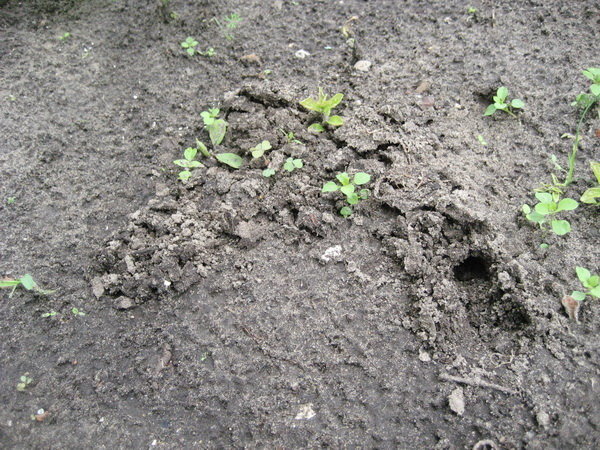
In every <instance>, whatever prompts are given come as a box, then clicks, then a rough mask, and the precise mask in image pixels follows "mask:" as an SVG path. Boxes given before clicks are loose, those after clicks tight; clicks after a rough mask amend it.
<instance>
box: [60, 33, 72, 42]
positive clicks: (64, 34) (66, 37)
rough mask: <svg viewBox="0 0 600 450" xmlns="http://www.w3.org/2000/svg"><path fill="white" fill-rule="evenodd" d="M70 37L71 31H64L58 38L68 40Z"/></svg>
mask: <svg viewBox="0 0 600 450" xmlns="http://www.w3.org/2000/svg"><path fill="white" fill-rule="evenodd" d="M70 37H71V33H69V32H66V33H63V34H62V36H60V37H59V38H58V39H60V40H61V41H66V40H67V39H69V38H70Z"/></svg>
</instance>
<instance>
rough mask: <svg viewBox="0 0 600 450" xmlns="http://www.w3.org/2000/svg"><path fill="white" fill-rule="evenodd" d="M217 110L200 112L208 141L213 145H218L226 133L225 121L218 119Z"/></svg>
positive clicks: (218, 111)
mask: <svg viewBox="0 0 600 450" xmlns="http://www.w3.org/2000/svg"><path fill="white" fill-rule="evenodd" d="M220 112H221V111H220V110H219V108H211V109H209V110H208V111H202V112H201V113H200V116H201V117H202V121H203V122H204V128H206V129H207V130H208V135H209V136H210V141H211V142H212V144H213V145H219V144H220V143H221V142H223V139H224V138H225V133H227V125H228V124H227V122H226V121H225V119H219V113H220Z"/></svg>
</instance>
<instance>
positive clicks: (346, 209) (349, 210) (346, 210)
mask: <svg viewBox="0 0 600 450" xmlns="http://www.w3.org/2000/svg"><path fill="white" fill-rule="evenodd" d="M340 214H341V215H342V216H343V217H344V218H348V217H350V216H351V215H352V208H350V207H349V206H344V207H343V208H342V209H340Z"/></svg>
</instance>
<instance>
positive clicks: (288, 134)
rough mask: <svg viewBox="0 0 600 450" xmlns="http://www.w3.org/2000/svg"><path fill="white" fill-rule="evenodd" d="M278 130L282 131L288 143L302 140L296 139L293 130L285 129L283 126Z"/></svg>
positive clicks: (299, 142) (300, 142)
mask: <svg viewBox="0 0 600 450" xmlns="http://www.w3.org/2000/svg"><path fill="white" fill-rule="evenodd" d="M279 131H281V132H282V133H283V135H284V136H285V139H286V140H287V142H288V144H302V141H299V140H298V139H296V135H295V134H294V132H293V131H285V130H284V129H283V128H280V129H279Z"/></svg>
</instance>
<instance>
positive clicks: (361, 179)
mask: <svg viewBox="0 0 600 450" xmlns="http://www.w3.org/2000/svg"><path fill="white" fill-rule="evenodd" d="M369 181H371V175H369V174H368V173H364V172H358V173H357V174H356V175H354V184H356V185H358V186H360V185H361V184H367V183H368V182H369Z"/></svg>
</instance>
